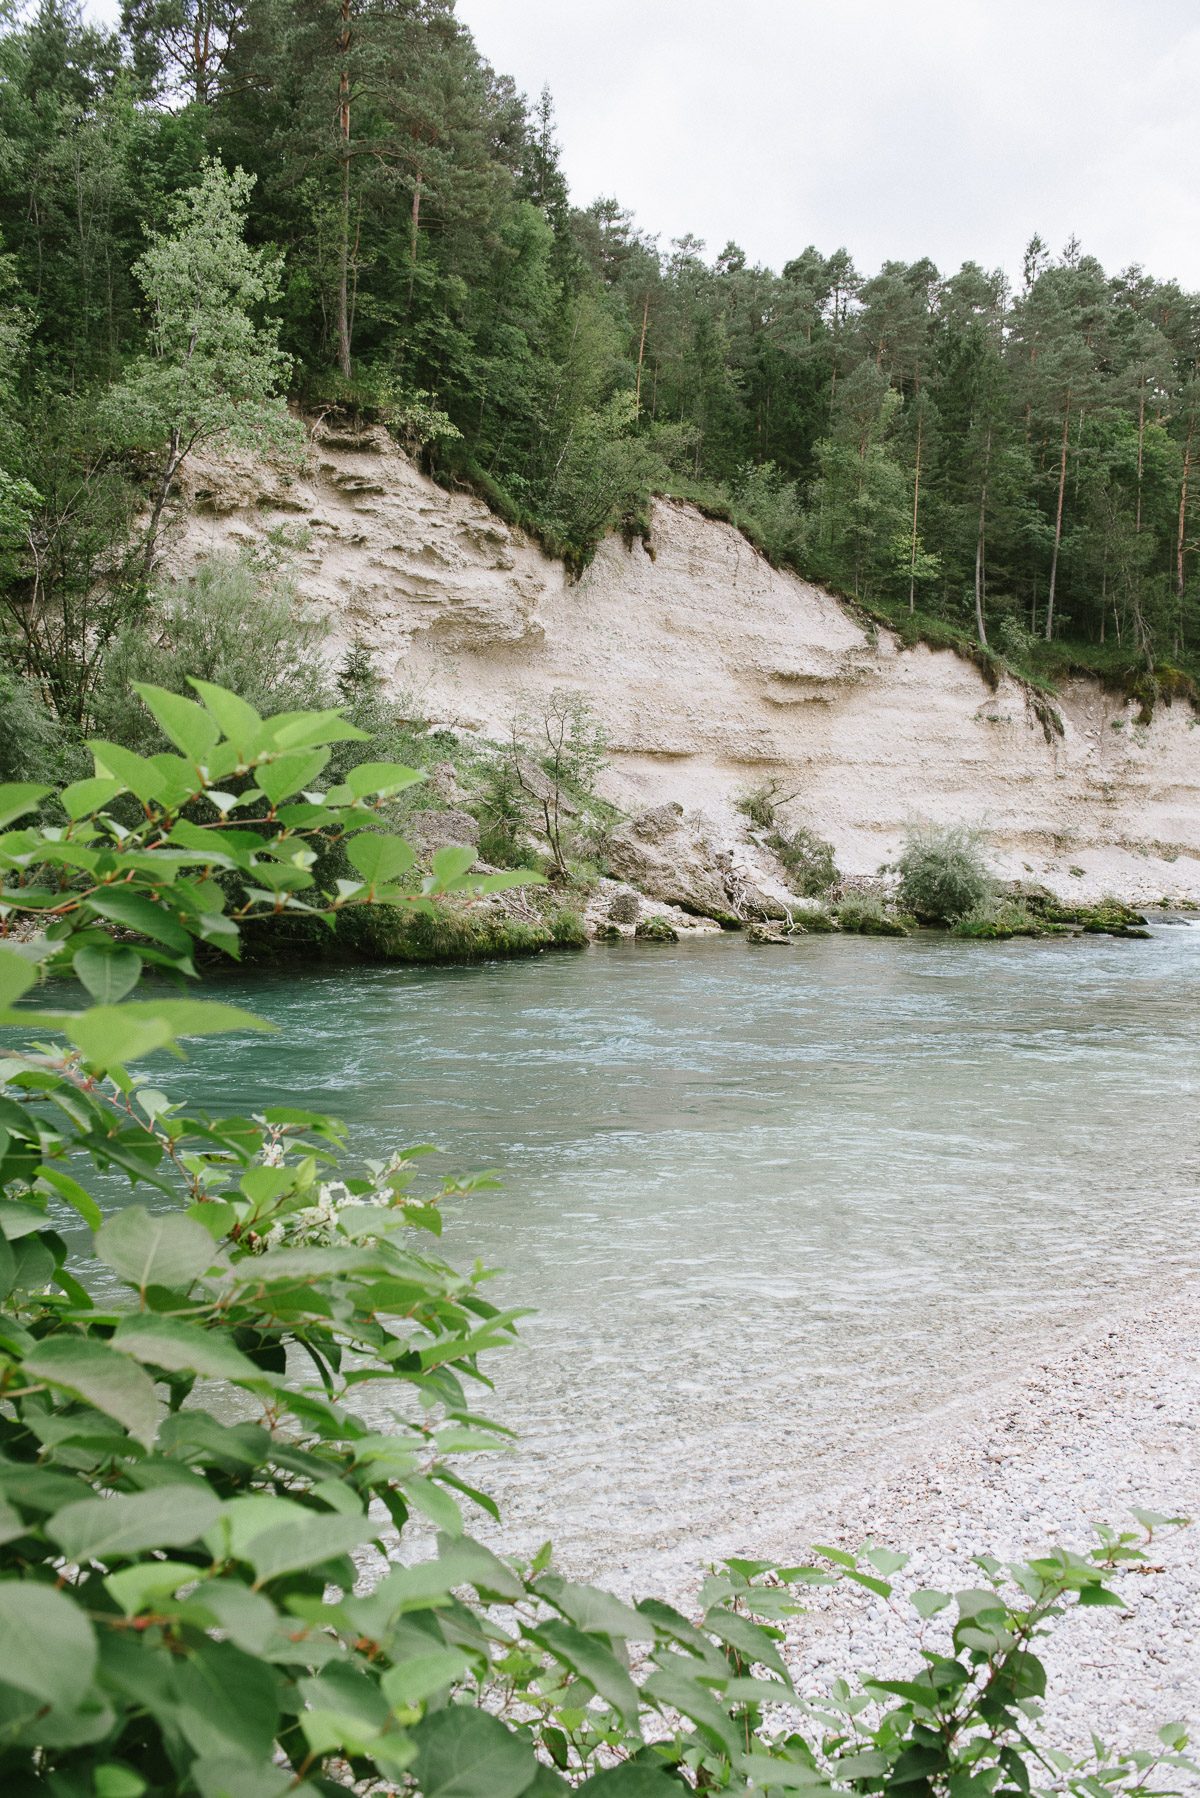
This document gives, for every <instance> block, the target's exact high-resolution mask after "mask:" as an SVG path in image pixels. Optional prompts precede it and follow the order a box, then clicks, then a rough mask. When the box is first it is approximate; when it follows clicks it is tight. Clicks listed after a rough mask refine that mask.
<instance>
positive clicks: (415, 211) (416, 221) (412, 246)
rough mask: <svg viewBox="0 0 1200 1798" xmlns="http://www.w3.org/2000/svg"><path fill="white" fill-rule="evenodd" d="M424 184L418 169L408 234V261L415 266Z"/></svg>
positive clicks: (414, 183)
mask: <svg viewBox="0 0 1200 1798" xmlns="http://www.w3.org/2000/svg"><path fill="white" fill-rule="evenodd" d="M423 182H424V177H423V175H422V174H421V171H420V169H418V170H417V178H416V180H415V181H414V182H413V197H412V217H411V220H410V223H409V233H408V260H409V261H410V262H411V263H413V264H414V265H415V263H416V260H417V237H418V233H419V232H420V229H421V190H422V186H423Z"/></svg>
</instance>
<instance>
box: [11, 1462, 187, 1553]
mask: <svg viewBox="0 0 1200 1798" xmlns="http://www.w3.org/2000/svg"><path fill="white" fill-rule="evenodd" d="M220 1509H221V1501H220V1499H219V1498H218V1497H217V1496H216V1494H215V1493H214V1492H211V1491H210V1490H209V1488H208V1487H207V1486H205V1485H201V1484H200V1482H199V1481H196V1482H195V1483H194V1484H193V1483H191V1482H189V1483H188V1484H186V1485H184V1484H183V1483H182V1482H180V1483H176V1482H172V1483H171V1485H169V1486H159V1487H157V1488H154V1489H152V1490H151V1491H149V1492H130V1493H116V1494H114V1495H113V1496H112V1497H110V1498H83V1499H80V1500H79V1502H78V1503H77V1504H73V1505H66V1506H65V1507H64V1508H63V1510H61V1511H59V1512H58V1514H57V1515H56V1516H55V1517H53V1518H52V1519H51V1520H50V1522H49V1523H48V1524H47V1525H46V1534H47V1535H48V1536H49V1537H50V1539H51V1541H52V1542H57V1544H58V1546H59V1547H60V1548H61V1549H62V1551H63V1553H64V1554H65V1555H66V1557H67V1559H68V1560H70V1561H108V1560H113V1559H127V1558H128V1557H129V1556H130V1555H139V1554H144V1553H145V1552H146V1551H147V1549H151V1548H186V1547H187V1546H188V1545H189V1543H192V1542H195V1541H196V1539H197V1537H199V1536H202V1535H203V1534H204V1532H205V1530H206V1529H208V1528H209V1527H210V1525H211V1524H212V1523H213V1522H214V1521H215V1520H216V1517H217V1514H218V1512H219V1511H220Z"/></svg>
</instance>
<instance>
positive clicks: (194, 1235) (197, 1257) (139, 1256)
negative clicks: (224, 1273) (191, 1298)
mask: <svg viewBox="0 0 1200 1798" xmlns="http://www.w3.org/2000/svg"><path fill="white" fill-rule="evenodd" d="M214 1253H215V1250H214V1248H213V1239H212V1237H211V1236H210V1235H209V1233H208V1231H207V1230H206V1229H204V1227H203V1226H202V1225H201V1224H197V1223H193V1222H192V1220H191V1218H188V1217H178V1216H176V1215H174V1214H173V1213H171V1212H165V1213H164V1212H151V1211H147V1210H146V1208H145V1206H143V1205H126V1206H125V1207H124V1209H123V1210H121V1211H118V1212H117V1213H116V1215H115V1216H114V1217H110V1218H109V1220H108V1222H107V1223H106V1224H105V1225H104V1226H103V1228H102V1229H100V1230H98V1231H97V1233H96V1254H97V1255H98V1257H99V1258H100V1260H101V1261H103V1263H104V1265H105V1267H111V1268H112V1270H113V1272H114V1273H115V1274H119V1275H120V1276H121V1278H122V1279H123V1280H127V1281H128V1282H129V1284H130V1285H131V1286H136V1287H137V1289H138V1291H139V1292H144V1291H145V1290H146V1288H147V1286H189V1285H190V1284H191V1282H192V1281H193V1280H194V1279H196V1278H197V1277H198V1276H199V1275H200V1274H202V1273H203V1272H204V1271H205V1269H206V1268H208V1267H211V1265H212V1260H213V1255H214Z"/></svg>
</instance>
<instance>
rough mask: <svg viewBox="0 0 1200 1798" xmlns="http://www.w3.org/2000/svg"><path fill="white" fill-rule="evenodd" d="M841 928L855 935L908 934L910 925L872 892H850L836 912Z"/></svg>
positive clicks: (838, 924) (839, 927) (838, 925)
mask: <svg viewBox="0 0 1200 1798" xmlns="http://www.w3.org/2000/svg"><path fill="white" fill-rule="evenodd" d="M834 916H835V918H836V919H837V927H838V929H839V930H845V931H849V932H851V933H852V934H853V935H855V936H907V935H908V926H907V925H906V924H905V923H904V920H903V919H902V918H898V917H897V916H896V914H895V912H890V911H888V910H887V909H886V907H885V906H884V904H883V902H882V900H880V899H876V898H875V896H874V894H872V893H850V894H848V895H847V896H846V898H845V899H843V900H841V901H840V902H839V904H838V906H837V908H836V910H835V912H834Z"/></svg>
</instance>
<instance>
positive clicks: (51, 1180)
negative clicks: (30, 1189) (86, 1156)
mask: <svg viewBox="0 0 1200 1798" xmlns="http://www.w3.org/2000/svg"><path fill="white" fill-rule="evenodd" d="M38 1179H39V1180H40V1181H41V1182H42V1183H43V1184H44V1185H46V1186H52V1187H53V1188H54V1190H55V1192H56V1193H57V1194H58V1196H59V1198H60V1199H65V1200H66V1202H67V1204H68V1205H69V1206H70V1207H71V1209H72V1211H77V1212H78V1213H79V1215H80V1217H81V1218H82V1219H83V1221H84V1223H85V1224H86V1225H87V1227H88V1229H89V1230H98V1229H99V1228H100V1225H101V1224H102V1223H103V1221H104V1219H103V1218H102V1216H101V1214H100V1207H99V1205H97V1203H96V1201H95V1199H93V1197H92V1195H91V1194H90V1193H89V1192H86V1191H85V1190H84V1188H83V1187H82V1186H80V1184H79V1182H78V1180H72V1178H71V1176H70V1174H64V1173H63V1172H62V1171H61V1169H59V1168H56V1167H43V1168H42V1170H41V1172H40V1174H39V1175H38Z"/></svg>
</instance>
